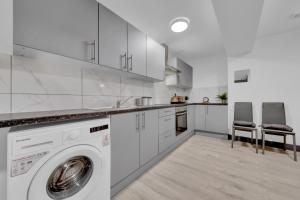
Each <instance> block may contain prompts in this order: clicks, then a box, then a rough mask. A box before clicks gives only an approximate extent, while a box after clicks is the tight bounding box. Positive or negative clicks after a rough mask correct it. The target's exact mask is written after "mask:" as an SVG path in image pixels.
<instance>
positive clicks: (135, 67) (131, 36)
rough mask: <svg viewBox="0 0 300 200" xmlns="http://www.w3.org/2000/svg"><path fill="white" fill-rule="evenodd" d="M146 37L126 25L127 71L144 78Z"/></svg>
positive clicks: (145, 69) (145, 70)
mask: <svg viewBox="0 0 300 200" xmlns="http://www.w3.org/2000/svg"><path fill="white" fill-rule="evenodd" d="M146 51H147V35H146V34H145V33H143V32H141V31H140V30H138V29H136V28H135V27H134V26H132V25H130V24H128V57H127V63H128V64H127V65H128V71H129V72H132V73H135V74H139V75H143V76H146V72H147V63H146V62H147V61H146V59H147V55H146Z"/></svg>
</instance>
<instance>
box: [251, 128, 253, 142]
mask: <svg viewBox="0 0 300 200" xmlns="http://www.w3.org/2000/svg"><path fill="white" fill-rule="evenodd" d="M251 144H253V131H251Z"/></svg>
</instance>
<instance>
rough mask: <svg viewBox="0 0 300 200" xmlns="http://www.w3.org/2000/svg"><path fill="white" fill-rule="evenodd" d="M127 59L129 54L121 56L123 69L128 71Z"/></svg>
mask: <svg viewBox="0 0 300 200" xmlns="http://www.w3.org/2000/svg"><path fill="white" fill-rule="evenodd" d="M126 57H127V53H124V54H123V55H121V67H122V69H127V62H126V59H127V58H126ZM123 61H124V62H123ZM123 63H124V64H123Z"/></svg>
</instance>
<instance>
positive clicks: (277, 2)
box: [258, 0, 300, 37]
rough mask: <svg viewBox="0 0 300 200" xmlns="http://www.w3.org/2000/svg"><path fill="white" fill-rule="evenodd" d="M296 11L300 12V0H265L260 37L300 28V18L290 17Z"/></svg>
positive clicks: (259, 31) (259, 30)
mask: <svg viewBox="0 0 300 200" xmlns="http://www.w3.org/2000/svg"><path fill="white" fill-rule="evenodd" d="M294 13H300V0H265V1H264V6H263V12H262V16H261V20H260V24H259V29H258V37H264V36H267V35H274V34H279V33H283V32H287V31H291V30H294V29H298V28H300V18H297V19H291V18H290V16H291V15H292V14H294ZM299 37H300V36H299Z"/></svg>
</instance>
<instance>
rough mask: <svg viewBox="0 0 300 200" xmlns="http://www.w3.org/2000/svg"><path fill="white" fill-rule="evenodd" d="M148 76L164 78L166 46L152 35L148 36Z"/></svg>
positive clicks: (158, 78)
mask: <svg viewBox="0 0 300 200" xmlns="http://www.w3.org/2000/svg"><path fill="white" fill-rule="evenodd" d="M147 76H148V77H151V78H154V79H157V80H161V81H162V80H164V78H165V48H164V47H163V46H162V45H160V44H159V43H158V42H156V41H155V40H153V39H152V38H150V37H147Z"/></svg>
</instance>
